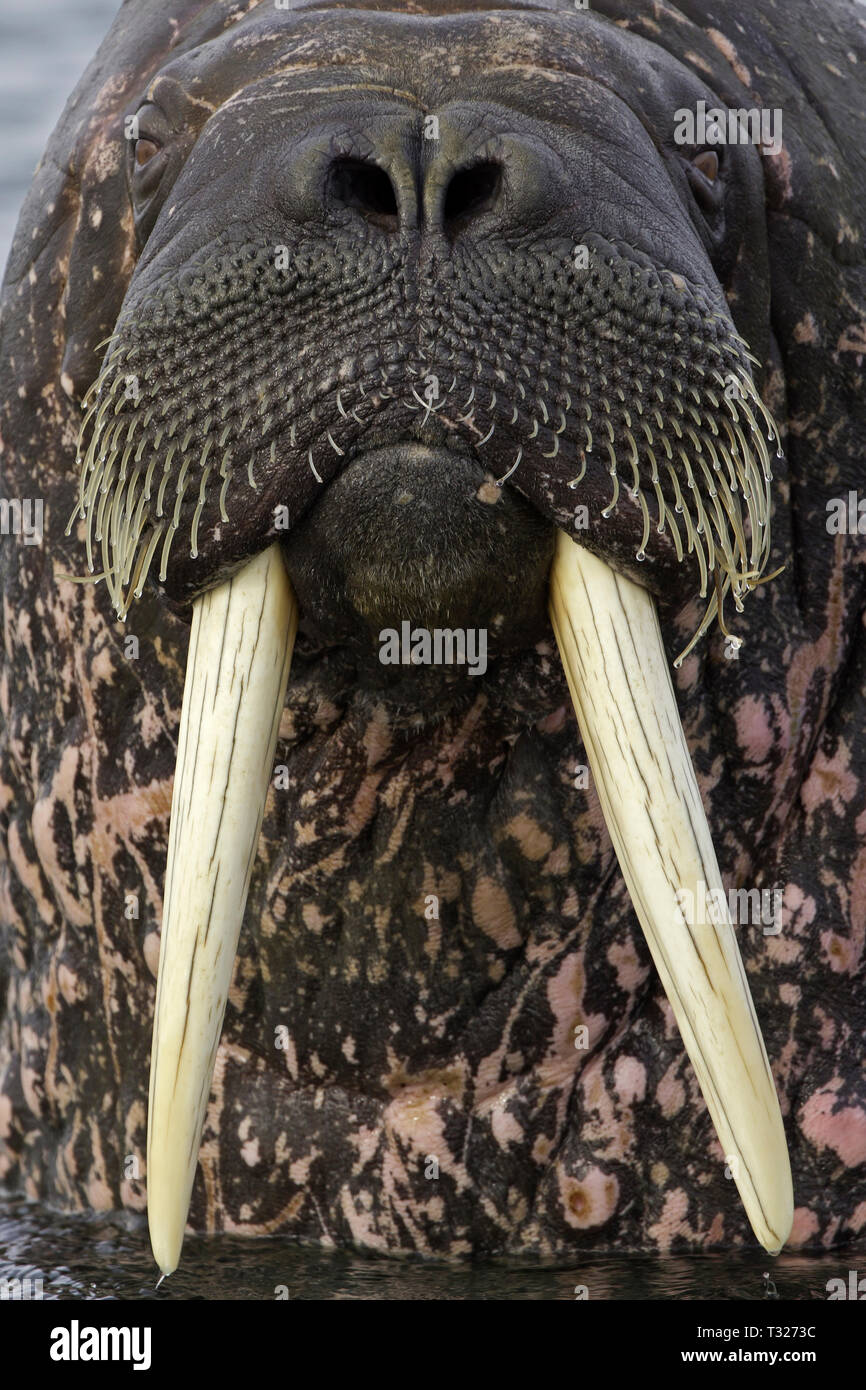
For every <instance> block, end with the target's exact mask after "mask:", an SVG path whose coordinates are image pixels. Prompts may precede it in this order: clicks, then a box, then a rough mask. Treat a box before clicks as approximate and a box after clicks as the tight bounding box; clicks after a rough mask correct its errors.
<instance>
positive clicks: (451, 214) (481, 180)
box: [442, 160, 502, 230]
mask: <svg viewBox="0 0 866 1390" xmlns="http://www.w3.org/2000/svg"><path fill="white" fill-rule="evenodd" d="M501 183H502V171H501V169H500V167H499V165H498V164H494V163H492V161H489V160H487V161H485V162H484V163H483V164H473V165H472V166H471V167H470V168H469V169H461V170H460V171H459V172H458V173H456V174H455V175H454V177H453V178H452V180H451V182H450V183H449V185H448V188H447V189H446V192H445V206H444V209H443V214H442V215H443V219H444V222H445V226H446V227H447V228H450V229H452V230H459V228H460V227H461V226H462V225H463V224H464V223H466V222H468V221H470V220H471V219H473V218H476V217H480V216H481V215H482V213H485V212H489V211H490V209H491V208H492V207H493V205H494V204H495V202H496V199H497V197H498V196H499V188H500V185H501Z"/></svg>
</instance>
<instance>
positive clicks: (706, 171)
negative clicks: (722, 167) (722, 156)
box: [692, 150, 719, 183]
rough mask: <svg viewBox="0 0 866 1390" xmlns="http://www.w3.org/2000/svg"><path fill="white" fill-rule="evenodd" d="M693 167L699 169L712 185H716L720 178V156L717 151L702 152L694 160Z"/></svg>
mask: <svg viewBox="0 0 866 1390" xmlns="http://www.w3.org/2000/svg"><path fill="white" fill-rule="evenodd" d="M692 167H693V168H694V169H699V170H700V172H701V173H702V174H703V176H704V178H705V179H707V180H708V181H709V182H710V183H715V181H716V179H717V178H718V176H719V156H718V155H717V154H716V152H715V150H702V151H701V153H700V154H696V155H695V157H694V159H693V160H692Z"/></svg>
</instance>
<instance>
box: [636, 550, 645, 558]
mask: <svg viewBox="0 0 866 1390" xmlns="http://www.w3.org/2000/svg"><path fill="white" fill-rule="evenodd" d="M634 558H635V559H636V560H645V559H646V551H645V550H638V551H636V553H635V557H634Z"/></svg>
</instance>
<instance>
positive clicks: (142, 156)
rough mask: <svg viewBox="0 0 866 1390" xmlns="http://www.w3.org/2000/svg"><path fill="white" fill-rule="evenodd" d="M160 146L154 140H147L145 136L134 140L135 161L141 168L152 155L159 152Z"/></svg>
mask: <svg viewBox="0 0 866 1390" xmlns="http://www.w3.org/2000/svg"><path fill="white" fill-rule="evenodd" d="M159 150H160V147H159V145H158V144H157V143H156V141H155V140H149V139H148V138H147V136H146V135H145V136H142V137H141V139H139V140H136V142H135V162H136V164H137V165H138V166H139V168H141V166H142V165H144V164H149V163H150V161H151V160H152V159H153V157H154V155H156V154H159Z"/></svg>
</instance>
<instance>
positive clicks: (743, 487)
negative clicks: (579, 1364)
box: [0, 0, 866, 1272]
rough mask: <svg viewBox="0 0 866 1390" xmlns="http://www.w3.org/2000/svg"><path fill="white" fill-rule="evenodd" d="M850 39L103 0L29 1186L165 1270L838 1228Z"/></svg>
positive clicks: (848, 513) (11, 428) (857, 253)
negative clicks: (141, 1219)
mask: <svg viewBox="0 0 866 1390" xmlns="http://www.w3.org/2000/svg"><path fill="white" fill-rule="evenodd" d="M864 62H866V45H864V39H863V19H862V17H861V16H860V15H859V14H858V12H857V11H856V9H855V8H854V6H853V5H850V4H847V3H843V2H842V0H837V3H833V4H825V5H824V6H822V8H821V12H820V14H819V15H817V16H816V15H815V12H814V9H813V7H810V6H806V5H805V4H802V3H790V2H789V3H785V4H777V3H773V0H757V2H756V0H726V3H725V4H721V3H718V4H716V3H712V0H678V3H677V4H676V5H675V4H672V3H666V0H659V3H656V4H653V5H652V6H638V5H635V4H632V3H630V0H599V3H597V4H595V5H594V6H593V8H592V9H591V10H589V9H584V8H583V7H582V6H575V5H569V4H564V3H562V4H560V3H529V2H528V0H522V2H521V3H520V4H519V5H517V4H512V3H508V0H504V2H503V3H496V5H495V6H493V5H491V6H490V7H488V6H486V5H484V4H480V3H479V4H471V3H464V0H417V3H416V0H412V3H411V4H408V3H404V4H401V3H398V0H394V3H393V4H392V5H389V4H387V3H369V4H365V3H362V2H360V3H355V2H354V0H353V3H351V5H348V6H342V5H334V4H330V3H327V2H326V0H323V3H320V4H317V5H316V6H310V5H306V4H297V3H291V0H290V2H289V3H286V4H283V3H277V4H274V5H271V4H269V3H265V0H262V3H259V4H255V3H248V4H246V5H245V6H237V5H234V4H229V3H226V0H214V2H213V3H202V0H172V3H163V0H154V3H147V4H141V3H135V4H132V3H126V4H124V6H123V7H122V9H121V11H120V13H119V15H118V17H117V19H116V21H115V23H114V25H113V27H112V28H111V31H110V33H109V35H108V37H107V38H106V40H105V42H104V44H103V45H102V47H101V48H100V50H99V52H98V54H97V56H96V58H95V59H94V61H93V64H92V65H91V67H90V68H89V69H88V71H87V72H86V74H85V76H84V77H83V79H82V81H81V83H80V84H79V86H78V88H77V89H76V91H75V93H74V94H73V96H72V98H71V99H70V101H69V103H68V105H67V107H66V110H65V111H64V113H63V116H62V118H61V120H60V123H59V125H58V127H57V129H56V131H55V133H54V135H53V137H52V139H51V142H50V144H49V146H48V149H47V152H46V155H45V157H44V159H43V160H42V162H41V164H40V166H39V168H38V170H37V173H36V175H35V178H34V182H33V186H32V188H31V191H30V193H29V195H28V198H27V201H26V203H25V205H24V208H23V211H22V214H21V219H20V222H19V226H18V231H17V235H16V239H15V242H14V246H13V250H12V253H11V256H10V259H9V264H8V267H7V271H6V277H5V281H4V288H3V298H2V354H0V370H2V391H0V402H2V466H3V493H4V499H5V500H4V504H3V506H4V511H3V523H4V524H3V531H4V540H3V544H2V547H0V564H2V591H3V646H2V676H0V701H2V705H0V708H2V714H3V728H4V733H3V742H2V772H0V787H2V799H0V804H2V824H3V838H2V843H3V860H2V898H0V903H2V907H0V912H2V923H3V934H4V957H3V960H4V965H3V972H4V985H5V988H4V998H5V1003H4V1013H3V1023H2V1069H0V1075H2V1083H0V1097H2V1100H0V1116H2V1126H0V1132H2V1157H0V1163H2V1173H3V1180H4V1182H5V1183H6V1184H7V1185H8V1186H9V1187H10V1188H13V1189H16V1190H21V1191H23V1192H25V1193H27V1194H28V1195H29V1196H31V1197H33V1198H36V1199H39V1200H42V1201H44V1202H46V1203H51V1204H54V1205H57V1206H60V1207H62V1208H64V1209H67V1210H78V1209H97V1210H109V1209H112V1208H128V1209H131V1210H133V1211H139V1212H141V1211H143V1210H144V1208H145V1205H146V1203H147V1205H148V1208H149V1219H150V1228H151V1240H152V1245H153V1250H154V1255H155V1257H156V1260H157V1263H158V1264H159V1265H160V1267H161V1268H162V1269H163V1271H166V1272H168V1271H170V1270H172V1269H174V1268H175V1267H176V1265H177V1262H178V1260H179V1258H180V1250H181V1243H182V1240H183V1234H184V1229H185V1226H186V1223H187V1219H188V1221H189V1224H190V1226H191V1227H192V1228H193V1229H196V1230H205V1231H230V1232H242V1233H247V1234H256V1233H265V1232H268V1233H270V1232H284V1233H286V1234H288V1235H291V1236H293V1237H295V1238H297V1239H299V1240H302V1241H308V1242H324V1243H326V1244H331V1245H338V1246H339V1245H343V1246H348V1245H354V1246H357V1247H363V1248H366V1249H369V1250H373V1251H386V1252H392V1253H401V1252H422V1253H425V1254H431V1255H438V1256H444V1257H449V1258H458V1257H461V1256H468V1255H486V1256H499V1255H516V1254H517V1255H521V1256H526V1257H528V1256H553V1257H557V1258H569V1257H572V1256H574V1254H575V1252H584V1251H587V1250H628V1251H650V1252H653V1251H654V1252H663V1251H668V1250H708V1249H714V1248H719V1247H723V1246H728V1247H730V1246H736V1245H742V1244H744V1243H746V1242H749V1241H752V1240H753V1239H755V1237H756V1238H757V1239H758V1240H759V1241H760V1242H761V1244H763V1245H764V1246H765V1248H766V1249H768V1250H770V1251H773V1252H775V1251H778V1250H779V1249H780V1248H781V1247H782V1245H783V1244H784V1243H785V1242H786V1241H787V1242H788V1244H789V1245H790V1246H792V1247H796V1248H801V1249H811V1248H822V1247H828V1246H831V1245H841V1244H844V1243H846V1242H851V1241H853V1240H855V1239H856V1237H857V1235H858V1233H861V1232H862V1229H863V1226H864V1223H866V1191H864V1186H863V1167H862V1165H863V1162H864V1160H866V1088H864V1077H863V1068H862V1060H863V1059H862V1038H863V1031H864V1022H866V1010H864V991H863V946H864V932H866V847H864V827H866V798H864V785H866V740H864V737H863V732H862V731H863V727H864V719H866V702H864V685H866V682H864V674H866V638H864V565H863V556H864V550H863V543H862V539H861V537H862V535H863V533H864V531H866V517H864V512H866V503H864V502H863V501H862V500H861V497H862V489H863V473H862V463H861V462H860V460H861V457H862V446H863V404H862V402H863V357H864V352H866V328H864V324H866V276H864V264H863V225H862V209H863V203H864V191H866V168H864V157H863V149H864V148H866V107H864V102H863V78H862V73H863V71H864ZM858 489H860V491H859V492H858ZM34 508H37V509H38V515H39V517H41V518H42V521H41V530H39V529H38V528H34V527H32V526H31V529H30V531H29V532H28V531H27V528H26V526H25V525H24V521H23V520H22V518H27V517H32V516H33V515H35V514H36V513H35V512H34V511H33V509H34ZM157 976H158V977H159V978H158V984H157ZM151 1036H152V1037H153V1044H152V1048H151ZM148 1125H149V1130H150V1133H149V1138H148V1133H147V1131H148ZM146 1149H147V1161H146V1163H145V1151H146ZM735 1187H736V1189H738V1190H739V1195H740V1198H741V1200H739V1199H738V1198H737V1193H736V1191H735ZM753 1233H754V1234H753Z"/></svg>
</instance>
